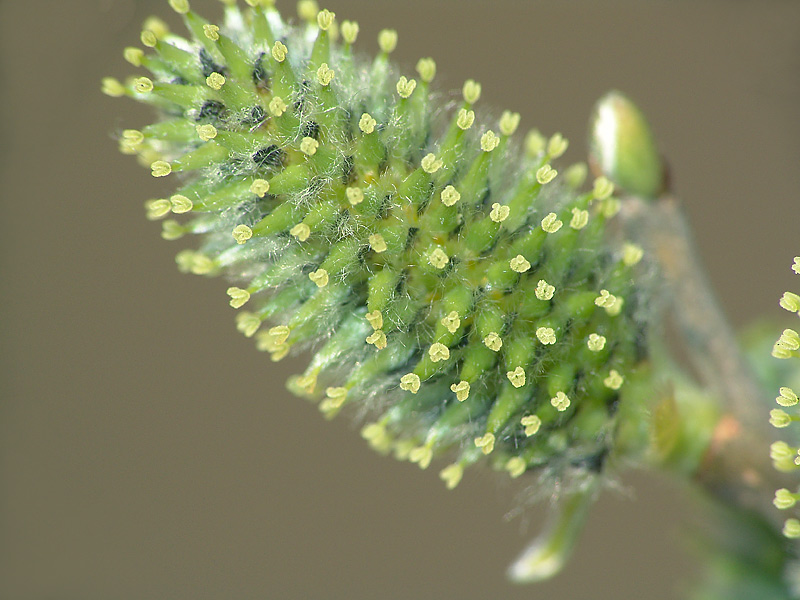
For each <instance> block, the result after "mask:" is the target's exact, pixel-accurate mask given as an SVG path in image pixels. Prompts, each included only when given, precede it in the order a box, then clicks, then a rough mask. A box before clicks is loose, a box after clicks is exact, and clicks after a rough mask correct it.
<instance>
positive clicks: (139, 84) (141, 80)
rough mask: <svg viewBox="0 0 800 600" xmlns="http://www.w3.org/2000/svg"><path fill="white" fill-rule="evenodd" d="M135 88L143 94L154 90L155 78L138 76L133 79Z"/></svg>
mask: <svg viewBox="0 0 800 600" xmlns="http://www.w3.org/2000/svg"><path fill="white" fill-rule="evenodd" d="M133 88H134V89H135V90H136V91H137V92H139V93H141V94H146V93H148V92H152V91H153V80H152V79H150V78H149V77H137V78H136V79H134V80H133Z"/></svg>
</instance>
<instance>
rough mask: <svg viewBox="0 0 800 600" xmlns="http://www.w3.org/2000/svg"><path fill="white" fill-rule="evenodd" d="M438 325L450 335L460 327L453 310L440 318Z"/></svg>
mask: <svg viewBox="0 0 800 600" xmlns="http://www.w3.org/2000/svg"><path fill="white" fill-rule="evenodd" d="M440 323H441V324H442V325H444V328H445V329H447V331H449V332H450V333H455V332H456V331H458V328H459V327H461V318H460V317H459V316H458V313H457V312H456V311H454V310H453V311H450V314H448V315H447V316H445V317H442V320H441V321H440Z"/></svg>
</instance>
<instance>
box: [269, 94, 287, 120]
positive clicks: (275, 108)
mask: <svg viewBox="0 0 800 600" xmlns="http://www.w3.org/2000/svg"><path fill="white" fill-rule="evenodd" d="M268 108H269V112H270V114H271V115H272V116H273V117H280V116H281V115H282V114H283V113H285V112H286V102H284V101H283V98H281V97H280V96H273V97H272V100H270V101H269V106H268Z"/></svg>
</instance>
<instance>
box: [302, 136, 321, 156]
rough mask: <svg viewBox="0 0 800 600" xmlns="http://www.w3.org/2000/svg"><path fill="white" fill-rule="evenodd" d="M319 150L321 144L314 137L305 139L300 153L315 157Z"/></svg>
mask: <svg viewBox="0 0 800 600" xmlns="http://www.w3.org/2000/svg"><path fill="white" fill-rule="evenodd" d="M317 148H319V142H318V141H317V140H315V139H314V138H312V137H304V138H303V141H301V142H300V152H302V153H303V154H305V155H306V156H314V155H315V154H316V153H317Z"/></svg>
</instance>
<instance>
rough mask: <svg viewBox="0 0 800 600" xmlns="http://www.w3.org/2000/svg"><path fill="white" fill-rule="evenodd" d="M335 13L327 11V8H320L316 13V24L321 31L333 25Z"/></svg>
mask: <svg viewBox="0 0 800 600" xmlns="http://www.w3.org/2000/svg"><path fill="white" fill-rule="evenodd" d="M335 18H336V15H335V14H334V13H332V12H331V11H329V10H328V9H327V8H324V9H322V10H321V11H319V13H317V25H319V28H320V29H322V31H327V30H328V29H330V28H331V26H332V25H333V21H334V19H335Z"/></svg>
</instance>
